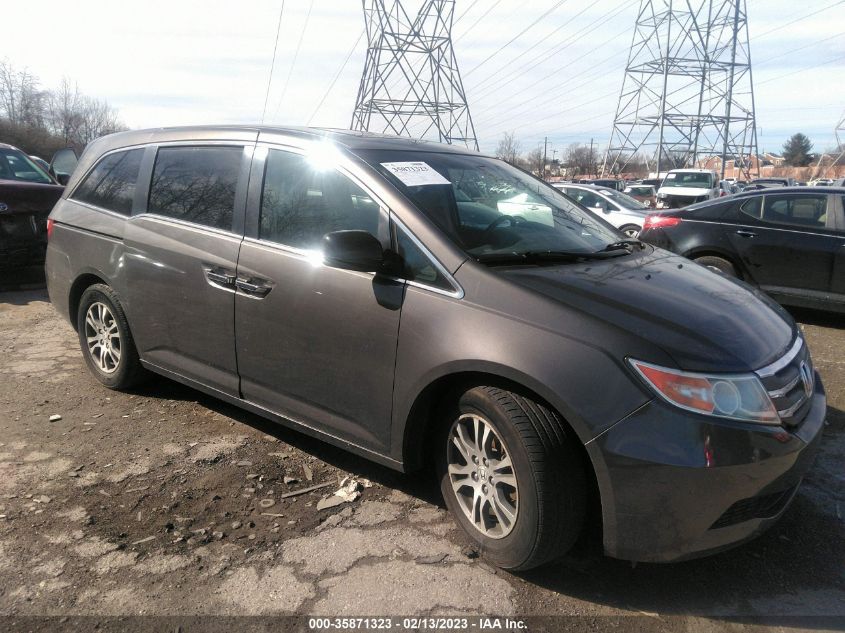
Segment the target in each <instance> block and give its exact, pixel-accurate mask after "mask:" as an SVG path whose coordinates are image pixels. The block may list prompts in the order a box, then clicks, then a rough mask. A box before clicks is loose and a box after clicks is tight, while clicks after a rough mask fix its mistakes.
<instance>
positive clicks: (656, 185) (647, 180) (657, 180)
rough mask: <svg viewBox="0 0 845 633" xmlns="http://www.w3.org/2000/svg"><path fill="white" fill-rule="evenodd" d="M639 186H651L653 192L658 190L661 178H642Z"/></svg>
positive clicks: (661, 181)
mask: <svg viewBox="0 0 845 633" xmlns="http://www.w3.org/2000/svg"><path fill="white" fill-rule="evenodd" d="M640 184H641V185H651V186H653V187H654V189H655V190H657V189H660V185H662V184H663V178H643V179H642V180H641V181H640Z"/></svg>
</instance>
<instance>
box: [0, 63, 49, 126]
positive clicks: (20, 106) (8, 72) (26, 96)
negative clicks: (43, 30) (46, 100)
mask: <svg viewBox="0 0 845 633" xmlns="http://www.w3.org/2000/svg"><path fill="white" fill-rule="evenodd" d="M43 97H44V95H43V93H41V92H40V91H39V90H38V79H36V77H35V76H34V75H33V74H31V73H30V72H29V71H28V70H27V69H23V70H16V69H15V68H14V67H13V66H12V65H11V63H9V62H8V61H7V60H3V61H2V62H0V115H2V116H3V118H5V119H6V120H8V121H9V123H11V124H12V125H20V126H23V125H31V126H37V125H40V124H42V122H43V119H42V113H43Z"/></svg>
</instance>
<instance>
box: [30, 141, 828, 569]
mask: <svg viewBox="0 0 845 633" xmlns="http://www.w3.org/2000/svg"><path fill="white" fill-rule="evenodd" d="M48 233H49V246H48V253H47V267H46V268H47V279H48V288H49V292H50V298H51V300H52V301H53V303H54V305H55V306H56V308H57V309H58V310H60V311H61V312H62V313H63V314H64V315H65V316H66V317H67V318H68V320H69V321H70V323H71V324H72V325H73V327H74V328H75V329H76V331H77V333H78V335H79V341H80V345H81V348H82V352H83V355H84V358H85V361H86V363H87V365H88V367H89V368H90V370H91V372H92V374H93V375H94V376H95V377H96V378H97V379H98V380H99V381H100V382H102V383H103V384H104V385H106V386H107V387H110V388H115V389H124V388H129V387H132V386H133V385H135V384H137V383H138V382H139V381H140V380H142V379H143V378H144V377H145V376H146V375H147V374H149V372H155V373H157V374H161V375H163V376H167V377H169V378H172V379H175V380H178V381H180V382H183V383H185V384H187V385H190V386H192V387H195V388H197V389H199V390H202V391H204V392H206V393H209V394H212V395H214V396H216V397H218V398H221V399H223V400H226V401H228V402H232V403H235V404H237V405H238V406H241V407H243V408H244V409H247V410H249V411H252V412H254V413H256V414H258V415H261V416H264V417H267V418H269V419H271V420H275V421H278V422H280V423H282V424H285V425H289V426H292V427H294V428H296V429H298V430H300V431H302V432H304V433H307V434H310V435H313V436H315V437H318V438H322V439H324V440H326V441H327V442H331V443H333V444H337V445H339V446H342V447H344V448H347V449H349V450H351V451H354V452H356V453H359V454H361V455H364V456H366V457H368V458H370V459H373V460H375V461H377V462H380V463H382V464H386V465H388V466H390V467H392V468H396V469H400V470H404V471H411V470H415V469H419V468H422V467H425V466H432V467H433V468H434V469H436V472H437V474H438V477H439V479H440V482H441V489H442V492H443V496H444V500H445V502H446V505H447V506H448V507H449V509H450V510H451V511H452V513H453V515H454V517H455V520H456V521H457V523H458V524H459V525H460V526H461V527H462V528H463V529H464V530H465V531H466V533H467V534H468V535H469V537H470V538H472V539H473V540H474V541H475V542H476V543H477V544H478V545H479V547H480V548H481V549H482V551H483V552H484V554H485V556H487V557H488V558H489V559H491V560H492V561H493V562H495V563H496V564H498V565H501V566H503V567H506V568H512V569H525V568H530V567H533V566H536V565H539V564H542V563H544V562H547V561H549V560H552V559H554V558H555V557H556V556H558V555H560V554H561V553H562V552H565V551H566V550H567V549H568V548H569V547H570V546H571V544H572V543H573V542H574V540H575V539H576V537H577V536H578V535H579V533H580V532H581V530H582V528H583V526H584V525H585V524H586V515H587V513H588V508H596V512H597V513H598V514H600V516H599V517H598V518H599V519H600V521H597V522H596V523H598V524H599V525H600V526H601V530H602V537H603V543H604V548H605V551H606V552H607V553H608V554H609V555H611V556H615V557H620V558H625V559H630V560H638V561H674V560H680V559H683V558H687V557H691V556H696V555H701V554H703V553H706V552H711V551H715V550H719V549H722V548H725V547H727V546H730V545H733V544H736V543H739V542H741V541H743V540H746V539H748V538H751V537H752V536H754V535H756V534H758V533H759V532H761V531H762V530H763V529H765V528H766V527H767V526H768V525H770V524H771V523H772V522H773V521H775V520H776V519H777V518H778V517H780V516H781V515H782V514H783V512H784V511H785V510H786V508H787V506H788V505H789V502H790V501H791V500H792V498H793V497H794V495H795V493H796V491H797V489H798V485H799V483H800V481H801V479H802V477H803V475H804V474H805V473H806V471H807V470H808V468H809V466H810V463H811V460H812V457H813V455H814V453H815V450H816V449H817V446H818V443H819V441H820V438H821V429H822V426H823V421H824V416H825V410H826V409H825V394H824V389H823V387H822V384H821V380H820V379H819V377H818V374H817V373H816V372H815V370H814V369H813V365H812V361H811V358H810V353H809V350H808V349H807V346H806V344H805V342H804V339H803V337H802V335H801V332H800V331H799V329H798V328H797V327H796V325H795V323H794V322H793V320H792V319H791V318H790V317H789V316H788V314H787V313H785V312H784V311H783V310H782V309H781V308H780V307H779V306H777V305H776V304H774V303H773V302H772V301H770V300H769V299H767V298H766V297H765V296H764V295H762V294H760V293H757V292H755V291H754V290H752V289H750V288H749V287H748V286H745V285H743V284H742V283H741V282H737V281H734V280H731V279H728V278H726V277H723V276H720V275H717V274H715V273H713V272H711V271H709V270H707V269H706V268H703V267H701V266H698V265H696V264H694V263H692V262H689V261H688V260H685V259H682V258H680V257H678V256H675V255H673V254H671V253H668V252H666V251H661V250H659V249H656V248H654V247H652V246H650V245H647V244H644V243H642V242H639V241H638V240H635V239H630V238H627V237H626V236H625V235H623V234H622V233H620V232H619V231H617V230H616V229H615V228H614V227H612V226H611V225H610V224H608V223H607V222H605V221H604V220H603V219H602V218H600V217H596V216H595V215H593V214H591V213H590V212H588V211H586V210H585V209H583V208H582V207H581V206H580V205H578V204H576V203H574V202H573V201H571V200H570V199H569V198H567V197H566V196H564V195H562V194H561V193H559V192H557V191H556V190H555V189H554V188H552V187H550V186H549V185H547V184H546V183H544V182H542V181H540V180H538V179H536V178H534V177H533V176H531V175H529V174H527V173H525V172H523V171H520V170H519V169H516V168H514V167H512V166H510V165H508V164H506V163H505V162H503V161H499V160H496V159H494V158H489V157H486V156H482V155H480V154H477V153H474V152H469V151H466V150H463V149H458V148H455V147H452V146H445V145H439V144H435V143H426V142H421V141H413V140H409V139H400V138H393V137H384V136H377V135H372V134H366V133H358V132H343V131H326V130H314V129H294V128H290V129H281V128H265V127H262V128H257V127H255V128H254V127H197V128H174V129H161V130H150V131H133V132H124V133H120V134H115V135H111V136H107V137H104V138H102V139H99V140H98V141H96V142H94V143H92V144H91V145H90V146H89V147H88V148H87V149H86V151H85V153H84V154H83V156H82V157H81V159H80V163H79V165H78V167H77V169H76V171H75V173H74V175H73V176H72V178H71V180H70V182H69V184H68V186H67V188H66V190H65V192H64V194H63V196H62V198H61V200H60V201H59V202H58V203H57V205H56V207H55V208H54V209H53V212H52V214H51V215H50V219H49V227H48Z"/></svg>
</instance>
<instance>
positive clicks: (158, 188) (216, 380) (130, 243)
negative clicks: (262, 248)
mask: <svg viewBox="0 0 845 633" xmlns="http://www.w3.org/2000/svg"><path fill="white" fill-rule="evenodd" d="M150 152H151V153H152V154H154V164H153V165H152V177H151V184H150V189H149V196H148V200H147V204H146V206H145V207H144V208H145V209H146V211H145V212H144V213H140V214H138V215H134V216H133V217H132V218H131V219H130V220H129V221H128V222H127V224H126V232H125V237H124V239H125V247H126V254H125V279H126V292H127V293H128V295H129V297H128V298H129V302H128V303H129V306H130V308H131V315H132V321H131V326H132V333H133V336H134V339H135V344H136V346H137V347H138V352H139V353H140V355H141V358H142V359H143V360H145V361H147V362H149V363H152V364H154V365H156V366H157V367H160V368H162V369H166V370H170V371H173V372H176V373H178V374H180V375H182V376H186V377H188V378H191V379H193V380H197V381H199V382H201V383H202V384H204V385H207V386H209V387H212V388H214V389H217V390H219V391H222V392H224V393H227V394H229V395H235V396H236V395H238V372H237V363H236V358H235V345H234V335H235V322H234V319H235V291H234V288H235V286H234V281H235V270H236V266H237V261H238V251H239V249H240V244H241V241H242V239H243V237H242V236H243V229H242V227H243V219H242V218H243V207H244V204H245V199H246V181H247V176H248V174H249V161H250V159H251V154H252V147H249V146H247V147H244V145H196V146H181V145H180V146H162V147H159V148H158V149H157V152H156V148H150ZM152 158H153V157H152V156H151V157H150V158H148V159H146V160H147V161H148V162H149V160H152ZM148 169H149V167H148ZM142 170H143V167H142ZM238 207H240V209H238ZM238 210H239V212H240V218H238V215H239V214H238V213H237V212H236V211H238Z"/></svg>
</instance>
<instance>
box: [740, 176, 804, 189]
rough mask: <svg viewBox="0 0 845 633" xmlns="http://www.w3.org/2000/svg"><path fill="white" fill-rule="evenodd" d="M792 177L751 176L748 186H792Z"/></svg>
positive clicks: (758, 187) (793, 182) (793, 180)
mask: <svg viewBox="0 0 845 633" xmlns="http://www.w3.org/2000/svg"><path fill="white" fill-rule="evenodd" d="M794 186H795V179H794V178H752V180H751V182H750V183H749V187H756V188H757V189H760V188H763V187H769V188H770V187H794Z"/></svg>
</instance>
